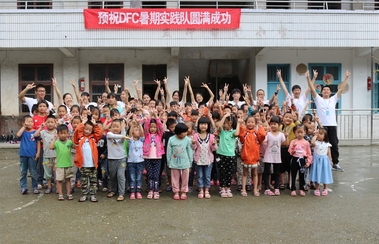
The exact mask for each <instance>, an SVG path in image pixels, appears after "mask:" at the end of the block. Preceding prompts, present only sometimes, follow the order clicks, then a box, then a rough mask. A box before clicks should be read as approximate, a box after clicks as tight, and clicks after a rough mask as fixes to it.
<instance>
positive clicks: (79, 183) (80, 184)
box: [76, 180, 82, 188]
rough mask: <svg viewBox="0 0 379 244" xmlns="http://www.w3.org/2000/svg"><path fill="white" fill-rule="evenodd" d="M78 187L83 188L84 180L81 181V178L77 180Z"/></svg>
mask: <svg viewBox="0 0 379 244" xmlns="http://www.w3.org/2000/svg"><path fill="white" fill-rule="evenodd" d="M76 187H77V188H82V182H81V181H80V180H78V181H77V182H76Z"/></svg>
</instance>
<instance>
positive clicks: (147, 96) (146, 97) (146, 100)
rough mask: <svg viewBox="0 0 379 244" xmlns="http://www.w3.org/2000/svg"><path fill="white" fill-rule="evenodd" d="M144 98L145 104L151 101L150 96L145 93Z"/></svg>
mask: <svg viewBox="0 0 379 244" xmlns="http://www.w3.org/2000/svg"><path fill="white" fill-rule="evenodd" d="M142 100H143V103H144V104H148V103H149V102H150V96H149V95H147V94H145V95H143V97H142Z"/></svg>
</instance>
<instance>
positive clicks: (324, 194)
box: [321, 189, 329, 196]
mask: <svg viewBox="0 0 379 244" xmlns="http://www.w3.org/2000/svg"><path fill="white" fill-rule="evenodd" d="M328 193H329V192H328V189H324V190H322V193H321V195H323V196H327V195H328Z"/></svg>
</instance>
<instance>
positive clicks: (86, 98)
mask: <svg viewBox="0 0 379 244" xmlns="http://www.w3.org/2000/svg"><path fill="white" fill-rule="evenodd" d="M80 98H81V99H82V101H83V102H84V103H85V104H87V103H88V102H89V100H88V97H87V96H86V95H82V96H81V97H80Z"/></svg>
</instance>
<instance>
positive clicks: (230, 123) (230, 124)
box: [222, 120, 232, 130]
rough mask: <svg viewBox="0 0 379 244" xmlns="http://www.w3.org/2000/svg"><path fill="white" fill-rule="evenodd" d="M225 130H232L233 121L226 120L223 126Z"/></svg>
mask: <svg viewBox="0 0 379 244" xmlns="http://www.w3.org/2000/svg"><path fill="white" fill-rule="evenodd" d="M222 127H223V128H224V130H230V129H231V128H232V121H227V120H225V122H224V124H223V125H222Z"/></svg>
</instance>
